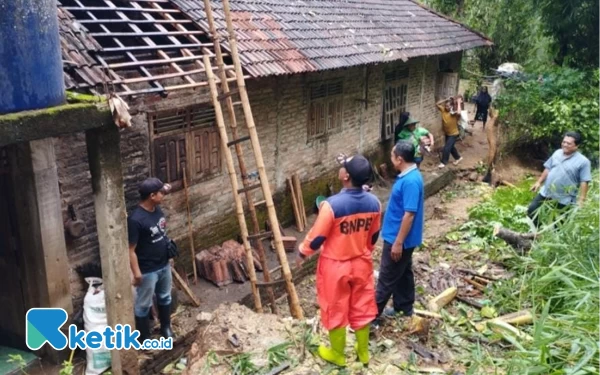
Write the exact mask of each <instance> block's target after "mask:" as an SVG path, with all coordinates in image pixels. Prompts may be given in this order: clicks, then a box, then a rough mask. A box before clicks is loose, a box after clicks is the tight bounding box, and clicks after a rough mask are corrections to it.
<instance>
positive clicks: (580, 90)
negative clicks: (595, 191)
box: [496, 68, 600, 161]
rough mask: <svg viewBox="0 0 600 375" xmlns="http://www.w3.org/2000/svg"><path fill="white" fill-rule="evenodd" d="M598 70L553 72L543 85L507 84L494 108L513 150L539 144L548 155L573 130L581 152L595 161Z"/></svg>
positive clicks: (545, 77)
mask: <svg viewBox="0 0 600 375" xmlns="http://www.w3.org/2000/svg"><path fill="white" fill-rule="evenodd" d="M598 74H599V71H598V69H596V70H593V71H579V70H574V69H570V68H561V69H557V68H555V69H552V70H548V71H546V73H545V74H543V82H538V81H537V80H531V81H527V82H517V81H512V80H508V81H507V82H506V83H505V90H504V92H503V93H502V94H501V95H500V96H499V98H498V100H497V103H496V105H497V106H498V108H499V109H500V118H501V119H502V122H503V124H504V125H506V126H507V127H508V129H509V130H512V131H511V132H510V134H511V135H510V138H511V139H509V142H510V143H511V144H512V146H513V147H518V146H522V145H525V144H532V143H541V145H542V146H543V147H547V151H549V152H551V150H552V148H555V147H558V145H560V141H561V140H562V135H563V134H564V133H565V132H566V131H568V130H576V131H579V132H580V133H581V135H582V136H583V141H584V143H583V145H582V146H581V147H580V150H581V151H582V152H583V153H584V154H585V155H586V156H587V157H588V158H590V160H593V161H596V160H597V159H598V147H600V144H599V142H598V126H599V123H598V116H599V111H598V95H599V91H598Z"/></svg>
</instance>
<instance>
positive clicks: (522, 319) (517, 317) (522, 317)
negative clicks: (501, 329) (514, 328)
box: [494, 310, 533, 325]
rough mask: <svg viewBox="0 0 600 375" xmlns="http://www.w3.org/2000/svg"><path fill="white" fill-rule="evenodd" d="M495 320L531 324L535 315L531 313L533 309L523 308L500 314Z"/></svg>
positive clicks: (515, 323)
mask: <svg viewBox="0 0 600 375" xmlns="http://www.w3.org/2000/svg"><path fill="white" fill-rule="evenodd" d="M494 320H502V321H503V322H506V323H509V324H514V325H523V324H531V323H533V315H531V311H529V310H522V311H517V312H514V313H510V314H506V315H502V316H499V317H497V318H495V319H494Z"/></svg>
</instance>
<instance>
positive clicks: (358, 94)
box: [55, 55, 460, 306]
mask: <svg viewBox="0 0 600 375" xmlns="http://www.w3.org/2000/svg"><path fill="white" fill-rule="evenodd" d="M458 58H460V56H459V55H458ZM402 64H405V63H402V62H393V63H389V64H379V65H370V66H363V67H355V68H348V69H338V70H333V71H326V72H320V73H311V74H304V75H293V76H280V77H269V78H264V79H260V80H249V81H247V86H248V92H249V97H250V102H251V106H252V111H253V114H254V120H255V123H256V128H257V131H258V134H259V137H260V142H261V148H262V152H263V157H264V161H265V166H266V171H267V174H268V176H269V182H270V184H271V189H272V191H273V192H274V193H276V195H275V201H276V205H277V209H278V213H279V216H280V220H281V221H283V222H289V221H290V219H291V217H292V210H291V204H290V202H289V198H288V197H287V195H286V194H285V190H286V178H287V177H289V176H290V175H291V174H292V173H298V174H299V176H300V179H301V180H302V181H303V189H306V190H305V193H304V195H305V206H306V207H307V208H310V206H311V205H312V204H313V202H314V197H315V196H316V195H318V194H325V193H326V191H327V185H328V184H329V183H332V182H334V181H335V175H336V170H337V166H336V163H335V161H334V159H335V156H336V155H337V154H338V153H340V152H345V153H348V154H352V153H355V152H362V153H365V154H369V155H378V157H379V158H380V159H387V153H385V152H382V151H381V150H382V147H381V143H380V134H381V130H380V126H381V111H382V95H383V85H384V80H383V78H384V73H385V72H386V71H388V70H393V69H395V68H397V67H399V66H400V65H402ZM406 64H408V68H409V78H408V80H409V82H408V98H407V99H408V103H407V106H408V110H409V111H410V112H411V114H412V116H414V117H416V118H417V119H419V120H420V121H421V123H422V125H423V126H425V127H426V128H428V129H429V130H431V131H433V132H434V133H435V134H437V133H439V131H440V130H441V125H440V118H439V114H438V112H437V110H436V108H435V106H434V100H435V99H434V96H435V80H436V74H437V68H438V58H437V57H435V56H432V57H429V58H418V59H414V60H411V61H409V62H408V63H406ZM458 64H460V62H458ZM333 78H341V79H342V80H343V123H342V127H341V129H340V131H339V132H335V133H334V134H330V135H328V136H325V137H322V138H320V139H312V140H311V139H307V121H308V119H307V116H308V100H307V90H308V85H310V83H311V82H319V81H322V80H327V79H333ZM207 95H208V93H207V91H206V90H202V91H194V92H179V93H178V92H174V93H171V94H170V95H169V97H168V98H166V99H162V98H160V97H152V98H145V99H143V100H139V101H137V102H133V103H131V104H130V107H131V108H132V110H131V111H132V116H133V128H132V129H127V130H124V131H123V132H122V138H121V154H122V160H123V174H124V178H125V180H124V182H125V197H126V202H127V207H128V209H131V208H132V207H134V206H135V204H136V203H137V199H138V196H137V184H138V183H139V182H140V181H141V180H143V179H144V178H146V177H147V176H149V174H150V168H151V158H150V146H149V131H148V122H147V114H146V112H148V111H156V110H161V109H168V108H176V107H183V106H188V105H191V104H195V103H201V102H206V101H208V96H207ZM365 99H366V100H365ZM237 108H238V115H237V118H238V125H239V126H241V127H240V136H243V135H245V134H246V132H245V128H243V126H242V125H243V115H242V113H241V107H240V106H238V107H237ZM225 117H226V120H228V118H227V115H225ZM55 143H56V151H57V159H58V166H59V178H60V187H61V195H62V203H63V210H64V215H65V219H66V217H67V206H68V205H69V204H73V205H74V208H75V210H76V212H77V215H78V217H79V218H81V219H83V220H84V221H85V222H86V224H87V231H86V234H85V236H83V237H82V238H79V239H76V240H71V239H68V255H69V261H70V263H71V268H72V269H74V268H75V267H76V266H77V265H79V264H82V263H85V262H87V261H90V260H97V259H98V258H99V254H98V242H97V237H96V233H95V224H94V222H95V213H94V207H93V198H92V191H91V184H90V173H89V170H88V167H87V156H86V150H85V137H84V135H83V134H75V135H71V136H68V137H62V138H59V139H56V140H55ZM243 149H244V153H245V156H246V162H247V169H248V171H249V172H251V171H254V170H256V167H255V163H254V158H253V155H252V153H251V149H250V143H249V142H244V143H243ZM232 150H233V149H232ZM234 161H235V163H237V161H236V157H235V153H234ZM239 183H240V185H241V181H239ZM230 186H231V185H230V181H229V177H228V175H227V171H226V164H225V163H224V162H223V168H222V173H221V174H219V175H217V176H215V177H213V178H211V179H209V180H207V181H203V182H201V183H196V184H192V185H191V186H190V187H189V196H190V209H191V212H192V214H191V217H192V225H193V228H194V242H195V248H196V250H199V249H202V248H207V247H209V246H211V245H213V244H215V243H218V242H222V241H223V240H225V239H228V238H235V235H236V234H237V232H238V229H237V227H238V224H237V219H236V217H235V216H234V215H232V213H233V209H234V204H233V199H232V192H231V187H230ZM255 194H256V195H257V199H258V197H259V196H260V193H259V192H258V191H255ZM260 199H262V198H260ZM163 210H164V211H165V213H166V214H167V223H168V230H169V235H170V237H172V238H174V239H176V240H178V243H180V247H181V254H182V256H181V258H182V259H181V260H182V262H184V263H189V251H188V226H187V213H186V212H187V211H186V203H185V195H184V192H183V191H178V192H175V193H173V194H171V195H169V196H167V198H166V199H165V202H164V204H163ZM259 214H260V217H261V220H260V222H261V223H262V222H263V220H262V218H263V217H264V216H265V215H264V212H259ZM71 273H72V275H71V280H72V294H73V299H74V304H75V306H79V304H80V303H81V299H82V297H83V294H84V287H83V285H81V283H80V281H79V280H78V278H77V275H76V274H75V272H74V271H71Z"/></svg>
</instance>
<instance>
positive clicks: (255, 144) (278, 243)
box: [205, 0, 304, 319]
mask: <svg viewBox="0 0 600 375" xmlns="http://www.w3.org/2000/svg"><path fill="white" fill-rule="evenodd" d="M223 13H224V14H225V20H226V21H227V31H228V33H229V39H228V41H229V48H230V50H231V59H232V60H233V66H234V68H235V75H236V78H237V85H238V90H239V92H240V98H241V101H242V108H243V110H244V118H245V119H246V125H247V127H248V134H249V135H250V141H251V142H252V149H253V151H254V159H255V161H256V168H257V169H258V175H259V178H260V180H261V181H262V182H263V183H262V184H261V185H262V190H263V195H264V197H265V200H266V201H267V203H266V205H267V213H268V215H269V221H270V222H271V226H272V227H273V228H272V231H273V238H274V242H275V250H276V251H277V256H278V257H279V263H280V264H281V272H282V273H283V277H284V279H285V281H286V283H285V286H286V289H287V293H288V296H289V298H288V301H289V306H290V312H291V314H292V316H293V317H294V318H296V319H303V318H304V314H303V313H302V307H301V306H300V301H299V300H298V294H297V293H296V287H295V286H294V283H293V281H292V273H291V271H290V266H289V264H288V260H287V255H286V253H285V249H284V248H283V241H282V239H281V231H280V230H279V220H278V219H277V211H275V204H274V203H273V195H272V194H271V187H270V186H269V177H268V176H267V171H266V170H265V162H264V160H263V156H262V151H261V149H260V142H259V140H258V133H257V131H256V125H255V124H254V117H253V116H252V109H251V108H250V100H249V99H248V92H247V91H246V83H245V82H244V72H243V71H242V64H241V62H240V56H239V54H238V50H237V42H236V38H235V30H234V29H233V22H232V20H231V12H230V8H229V0H223ZM206 60H207V57H206V56H205V61H206ZM205 65H206V64H205ZM206 70H207V73H208V71H209V69H208V67H207V69H206Z"/></svg>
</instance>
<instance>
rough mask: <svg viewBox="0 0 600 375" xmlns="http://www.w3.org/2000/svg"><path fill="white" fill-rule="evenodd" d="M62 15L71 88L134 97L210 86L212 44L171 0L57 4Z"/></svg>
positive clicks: (60, 1) (86, 0) (65, 1)
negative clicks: (204, 60) (208, 62)
mask: <svg viewBox="0 0 600 375" xmlns="http://www.w3.org/2000/svg"><path fill="white" fill-rule="evenodd" d="M58 14H59V24H60V33H61V43H62V49H63V59H64V60H65V64H64V70H65V84H66V87H67V89H75V90H81V89H83V90H86V91H91V92H94V93H103V92H106V91H107V90H109V89H110V90H111V91H114V92H116V93H118V94H119V95H122V96H130V95H139V94H146V93H166V92H168V91H172V90H177V89H183V88H195V87H200V86H205V85H207V82H206V77H205V74H204V73H205V69H204V65H203V63H202V56H203V54H204V53H205V52H206V53H208V54H212V48H213V43H212V42H211V41H210V40H209V38H208V37H207V36H206V34H205V33H204V32H203V31H202V29H201V28H200V27H199V26H198V25H197V24H196V23H195V22H193V21H192V20H190V19H189V18H188V17H187V16H186V15H185V14H184V13H183V12H181V11H180V10H179V9H178V8H177V7H175V6H174V5H173V4H172V3H171V2H170V1H169V0H58ZM106 85H109V86H111V87H110V88H107V86H106Z"/></svg>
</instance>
